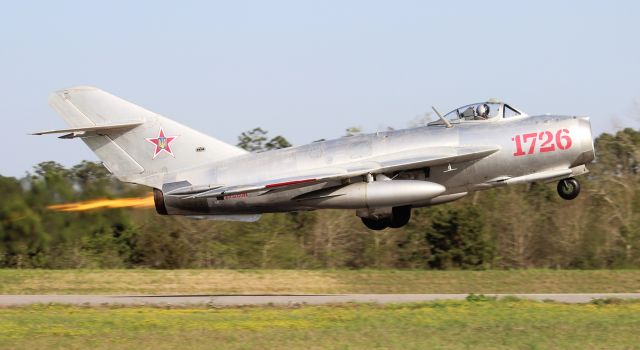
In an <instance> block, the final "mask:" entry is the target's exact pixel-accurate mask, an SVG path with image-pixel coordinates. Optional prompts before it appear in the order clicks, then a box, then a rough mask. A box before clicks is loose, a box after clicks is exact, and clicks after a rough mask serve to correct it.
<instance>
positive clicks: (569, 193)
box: [558, 178, 580, 200]
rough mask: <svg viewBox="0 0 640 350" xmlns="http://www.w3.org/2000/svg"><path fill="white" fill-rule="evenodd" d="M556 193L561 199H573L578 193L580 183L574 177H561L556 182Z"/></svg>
mask: <svg viewBox="0 0 640 350" xmlns="http://www.w3.org/2000/svg"><path fill="white" fill-rule="evenodd" d="M558 194H559V195H560V197H562V199H566V200H572V199H575V198H576V197H578V194H580V183H579V182H578V180H576V179H574V178H568V179H562V180H560V181H559V182H558Z"/></svg>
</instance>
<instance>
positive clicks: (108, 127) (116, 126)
mask: <svg viewBox="0 0 640 350" xmlns="http://www.w3.org/2000/svg"><path fill="white" fill-rule="evenodd" d="M142 124H144V121H143V120H132V121H125V122H119V123H113V124H102V125H92V126H85V127H82V128H71V129H59V130H47V131H39V132H35V133H33V134H31V135H48V134H67V133H72V134H76V133H78V134H83V133H86V132H101V131H102V132H106V131H112V130H120V129H132V128H135V127H136V126H139V125H142Z"/></svg>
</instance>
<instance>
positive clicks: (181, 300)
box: [0, 293, 640, 307]
mask: <svg viewBox="0 0 640 350" xmlns="http://www.w3.org/2000/svg"><path fill="white" fill-rule="evenodd" d="M484 295H486V296H492V297H497V298H504V297H506V296H515V297H518V298H522V299H529V300H536V301H546V300H549V301H555V302H562V303H588V302H590V301H591V300H593V299H602V298H619V299H640V293H587V294H576V293H572V294H484ZM467 296H468V294H325V295H318V294H316V295H281V294H280V295H0V306H4V307H6V306H20V305H30V304H52V303H53V304H67V305H90V306H99V305H171V306H188V305H204V304H206V305H212V306H220V307H224V306H241V305H297V304H308V305H323V304H340V303H377V304H390V303H411V302H424V301H438V300H464V299H465V298H467Z"/></svg>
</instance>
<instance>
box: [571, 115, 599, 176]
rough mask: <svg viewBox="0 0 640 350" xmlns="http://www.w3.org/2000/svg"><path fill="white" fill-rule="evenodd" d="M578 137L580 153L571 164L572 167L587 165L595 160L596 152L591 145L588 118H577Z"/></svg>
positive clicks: (591, 136)
mask: <svg viewBox="0 0 640 350" xmlns="http://www.w3.org/2000/svg"><path fill="white" fill-rule="evenodd" d="M578 125H579V127H578V133H579V135H578V137H579V139H580V149H581V151H582V152H581V153H580V155H579V156H578V158H577V159H576V160H575V161H574V162H573V164H572V166H578V165H583V164H588V163H591V162H593V161H594V160H595V159H596V152H595V147H594V143H593V135H592V133H591V122H590V121H589V118H588V117H579V118H578Z"/></svg>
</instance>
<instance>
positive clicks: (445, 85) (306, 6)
mask: <svg viewBox="0 0 640 350" xmlns="http://www.w3.org/2000/svg"><path fill="white" fill-rule="evenodd" d="M638 18H640V2H637V1H607V2H604V1H602V2H590V1H564V2H560V1H534V2H527V3H525V2H516V1H469V2H463V1H448V2H444V1H438V2H428V1H290V2H287V1H269V2H267V1H255V2H252V1H224V2H213V1H210V2H209V1H208V2H191V1H179V2H178V1H171V2H162V1H136V2H134V1H121V2H120V1H109V2H90V1H55V2H54V1H42V2H36V1H13V2H5V3H4V4H3V5H2V11H0V106H1V107H2V111H1V114H0V118H1V120H2V130H3V131H4V132H3V147H2V151H1V153H0V154H1V155H2V161H1V162H0V174H1V175H4V176H22V175H24V173H25V172H26V171H29V170H31V168H32V166H33V165H35V164H36V163H38V162H41V161H46V160H55V161H58V162H60V163H62V164H64V165H67V166H70V165H73V164H75V163H77V162H79V161H80V160H82V159H91V160H96V159H97V158H96V157H95V156H93V154H92V153H91V152H90V151H89V150H88V148H86V146H84V144H82V142H81V141H79V140H58V139H57V138H55V137H53V136H49V137H44V136H40V137H36V136H27V135H26V134H27V133H29V132H32V131H38V130H41V129H52V128H58V127H60V128H63V127H65V125H64V123H63V121H62V119H61V118H59V117H58V116H57V115H56V114H55V112H54V111H53V110H52V109H50V108H49V107H48V106H47V102H46V101H47V96H48V94H49V93H50V92H51V91H54V90H57V89H60V88H64V87H70V86H74V85H81V84H89V85H94V86H98V87H100V88H102V89H104V90H106V91H109V92H111V93H113V94H115V95H118V96H120V97H123V98H125V99H127V100H130V101H132V102H135V103H137V104H139V105H141V106H143V107H145V108H147V109H150V110H153V111H155V112H158V113H160V114H163V115H165V116H168V117H170V118H173V119H175V120H178V121H180V122H182V123H183V124H186V125H189V126H192V127H195V128H197V129H200V130H202V131H204V132H206V133H208V134H210V135H212V136H215V137H217V138H219V139H221V140H223V141H226V142H229V143H234V144H235V142H236V138H237V135H238V134H240V133H241V132H242V131H244V130H248V129H252V128H254V127H256V126H261V127H263V128H265V129H268V130H269V131H270V134H272V135H277V134H280V135H283V136H285V137H287V138H288V139H289V140H290V141H291V142H292V143H294V144H298V145H299V144H303V143H306V142H310V141H313V140H317V139H320V138H334V137H339V136H341V135H342V134H343V133H344V129H346V128H347V127H350V126H359V127H362V128H363V129H364V130H366V131H375V130H377V129H382V128H385V127H386V126H392V127H396V128H402V127H407V126H408V125H409V123H410V122H411V121H412V120H413V119H415V118H416V117H418V116H420V115H422V114H423V113H425V112H428V111H429V110H430V106H431V105H436V106H438V107H439V109H441V110H443V111H444V110H447V111H448V110H451V109H453V108H455V107H457V106H459V105H463V104H467V103H471V102H477V101H480V100H485V99H487V98H491V97H497V98H500V99H502V100H505V101H508V102H510V103H511V104H513V105H514V106H516V107H519V108H520V109H523V110H525V111H526V112H528V113H529V114H542V113H559V114H577V115H588V116H591V117H592V121H593V126H594V131H595V132H596V133H600V132H603V131H608V132H611V131H615V130H617V129H619V128H621V127H625V126H631V127H635V128H637V127H639V124H640V41H639V40H638V36H639V34H640V21H638Z"/></svg>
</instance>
